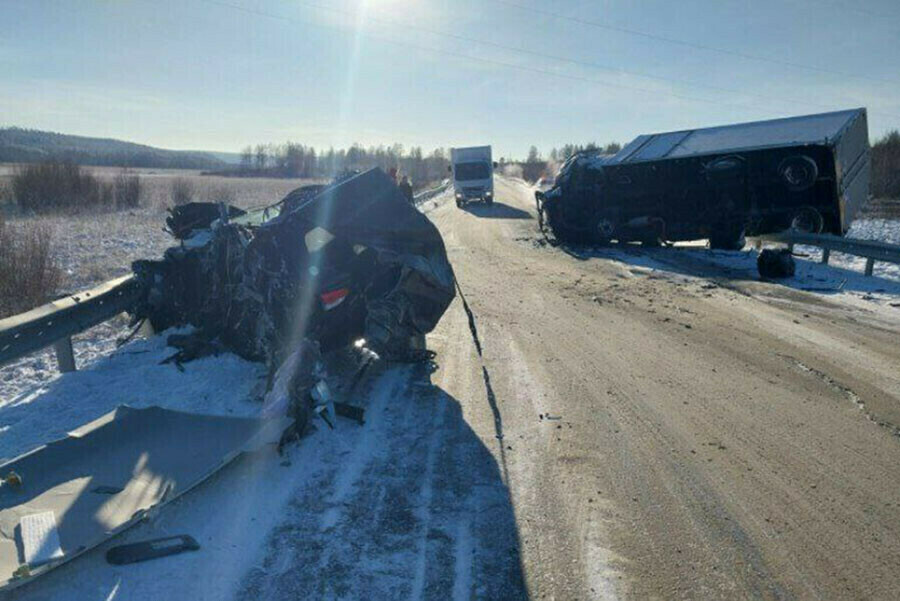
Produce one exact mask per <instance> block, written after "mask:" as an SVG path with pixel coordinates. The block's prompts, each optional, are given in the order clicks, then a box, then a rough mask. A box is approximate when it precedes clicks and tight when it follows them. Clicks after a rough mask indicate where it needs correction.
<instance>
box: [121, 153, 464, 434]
mask: <svg viewBox="0 0 900 601" xmlns="http://www.w3.org/2000/svg"><path fill="white" fill-rule="evenodd" d="M168 226H169V230H170V231H172V232H173V233H174V234H176V236H177V237H180V238H182V241H181V244H179V245H178V246H174V247H172V248H169V249H168V250H167V251H166V253H165V256H164V258H163V259H162V260H159V261H138V262H136V263H135V264H134V266H133V268H134V272H135V274H136V275H137V277H138V279H139V280H140V282H141V285H142V287H143V295H142V298H141V300H140V302H139V303H138V306H137V307H136V308H135V310H134V316H135V318H136V319H146V320H148V321H149V323H150V325H151V326H152V327H153V329H154V330H155V331H162V330H165V329H168V328H171V327H175V326H184V325H192V326H194V327H195V330H194V331H193V332H192V333H190V334H188V335H183V334H178V335H174V336H172V337H170V344H173V345H174V346H176V347H178V348H180V349H181V351H180V352H179V353H178V355H176V356H175V357H173V359H174V361H176V363H177V362H181V361H187V360H190V359H192V358H195V357H198V356H202V355H205V354H210V353H214V352H217V351H218V350H220V349H221V350H230V351H233V352H235V353H236V354H238V355H240V356H242V357H244V358H246V359H249V360H253V361H261V362H265V363H266V364H267V365H268V367H269V373H270V382H269V388H270V392H271V391H274V393H275V394H276V396H278V398H269V397H267V408H266V409H265V410H264V413H266V412H268V414H270V415H271V414H272V413H273V412H274V413H276V414H277V413H285V412H286V411H288V408H287V407H288V405H289V406H290V411H291V412H292V413H293V414H294V417H296V418H297V419H298V421H302V420H305V417H306V414H307V412H308V410H309V406H307V401H308V400H309V396H310V393H311V392H312V390H313V388H314V387H315V384H316V382H318V381H320V380H321V378H322V374H321V373H320V372H321V369H322V368H321V363H320V361H319V359H320V357H321V355H322V354H323V353H327V352H329V351H331V350H334V349H337V348H340V347H345V346H347V345H349V344H351V343H353V342H354V341H357V340H359V339H363V338H364V339H365V341H366V347H367V348H368V349H371V350H372V351H373V352H375V353H377V354H379V355H381V356H385V357H387V358H389V359H390V358H401V359H402V358H408V357H409V355H410V343H411V340H417V339H420V338H421V337H422V336H423V335H424V334H425V333H427V332H429V331H431V330H432V329H433V328H434V327H435V325H437V322H438V320H439V319H440V318H441V316H442V315H443V313H444V311H445V310H446V309H447V307H448V306H449V304H450V302H451V301H452V300H453V297H454V295H455V288H454V285H455V280H454V275H453V270H452V268H451V266H450V263H449V261H448V260H447V254H446V251H445V248H444V243H443V240H442V238H441V235H440V233H439V232H438V230H437V228H435V226H434V225H433V224H432V223H431V222H430V221H429V220H428V218H427V217H425V216H424V215H422V214H421V213H419V212H418V211H417V210H416V209H415V208H413V207H411V206H410V205H409V203H407V202H406V200H405V199H404V198H403V195H402V194H401V193H400V191H399V189H398V188H397V186H396V185H394V183H393V181H392V180H391V179H390V178H389V177H388V176H387V175H386V174H385V173H383V172H382V171H380V170H379V169H372V170H370V171H368V172H365V173H362V174H353V175H351V176H349V177H348V178H346V179H342V180H341V181H338V182H336V183H334V184H332V185H329V186H306V187H302V188H298V189H297V190H294V191H293V192H291V193H290V194H288V195H287V196H286V197H285V198H284V199H283V200H282V201H281V202H279V203H277V204H276V205H272V206H270V207H266V208H264V209H259V210H256V211H251V212H247V213H244V212H242V211H241V212H236V211H234V210H232V209H230V208H228V207H225V206H224V205H209V204H206V205H203V204H197V203H195V204H193V205H187V206H185V207H179V208H176V209H175V210H173V212H172V216H171V217H170V218H169V220H168ZM287 397H290V398H287ZM273 407H274V409H273Z"/></svg>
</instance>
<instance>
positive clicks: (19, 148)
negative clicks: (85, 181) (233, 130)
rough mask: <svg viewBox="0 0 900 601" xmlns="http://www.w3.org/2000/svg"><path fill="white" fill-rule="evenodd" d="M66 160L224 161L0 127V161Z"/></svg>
mask: <svg viewBox="0 0 900 601" xmlns="http://www.w3.org/2000/svg"><path fill="white" fill-rule="evenodd" d="M48 160H53V161H67V162H71V163H76V164H79V165H97V166H112V167H148V168H153V169H216V168H220V167H222V166H224V165H225V163H224V162H223V161H221V160H219V159H217V158H216V157H214V156H213V155H211V154H207V153H203V152H192V151H182V150H164V149H161V148H154V147H153V146H145V145H143V144H134V143H132V142H123V141H122V140H112V139H107V138H89V137H85V136H71V135H67V134H58V133H54V132H47V131H38V130H33V129H22V128H19V127H9V128H5V129H0V162H4V163H38V162H43V161H48Z"/></svg>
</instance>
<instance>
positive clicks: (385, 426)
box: [240, 365, 528, 599]
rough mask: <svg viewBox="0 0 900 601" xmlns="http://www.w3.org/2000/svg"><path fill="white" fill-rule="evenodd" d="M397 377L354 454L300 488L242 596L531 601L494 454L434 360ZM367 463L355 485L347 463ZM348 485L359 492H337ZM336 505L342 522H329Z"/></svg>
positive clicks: (374, 406)
mask: <svg viewBox="0 0 900 601" xmlns="http://www.w3.org/2000/svg"><path fill="white" fill-rule="evenodd" d="M397 372H400V373H401V375H402V377H398V378H397V380H398V381H397V383H396V384H395V385H394V387H393V388H392V389H391V390H389V391H387V392H386V393H383V394H388V395H389V399H388V400H387V402H386V403H383V404H382V403H379V402H378V400H377V399H370V403H369V405H370V415H369V417H368V422H367V424H366V425H365V426H364V429H363V430H361V431H360V434H359V440H358V441H357V443H356V445H355V448H354V450H352V451H350V453H346V454H344V455H343V456H342V457H340V458H338V460H337V461H336V464H335V465H334V466H333V469H331V470H329V471H328V473H323V474H322V476H321V478H320V479H319V480H318V482H317V483H315V484H313V485H310V486H308V487H306V488H304V489H303V490H300V491H298V494H297V496H296V497H295V499H294V500H293V501H292V502H291V504H290V508H289V511H288V515H286V516H285V518H286V519H285V521H284V523H283V524H282V526H280V527H279V528H277V529H276V530H275V532H274V534H273V536H272V537H271V539H270V541H269V548H268V551H267V556H266V559H265V561H264V563H263V565H262V566H261V567H259V568H258V569H255V570H253V571H251V573H250V574H249V576H248V578H247V580H246V584H245V587H244V589H243V591H242V593H241V595H240V598H242V599H259V598H266V599H304V598H316V599H318V598H337V597H340V598H351V599H399V598H413V599H420V598H422V599H526V598H528V593H527V591H526V588H525V583H524V577H523V572H522V564H521V559H520V549H519V538H518V529H517V527H516V520H515V515H514V513H513V508H512V502H511V499H510V495H509V490H508V489H507V487H506V485H505V483H504V481H503V479H502V477H501V473H500V469H499V466H498V464H497V461H496V460H495V459H494V456H493V454H492V453H491V450H490V449H489V448H488V447H487V446H485V444H484V443H482V441H481V439H480V438H479V436H478V435H477V434H476V433H475V432H474V431H473V430H472V429H471V428H470V427H469V425H468V424H467V423H466V421H465V420H464V419H463V415H462V411H461V408H460V403H459V402H458V401H457V400H456V399H455V398H453V397H452V396H451V395H449V394H448V393H447V392H446V391H444V390H442V389H441V388H439V387H437V386H435V385H434V384H433V383H432V382H431V377H430V373H429V370H428V369H427V367H426V366H424V365H423V366H416V367H414V368H412V369H408V368H403V369H398V368H395V369H392V370H389V371H388V372H387V373H386V374H384V375H382V376H381V378H382V379H383V378H389V377H391V373H394V374H396V373H397ZM376 388H377V387H376ZM377 394H378V392H377V391H376V395H377ZM366 428H368V429H369V431H368V433H366V432H365V431H364V430H365V429H366ZM330 435H332V436H335V435H336V436H341V435H342V434H341V433H340V432H335V433H330ZM357 461H363V462H364V463H365V465H364V466H359V465H357V466H356V468H355V469H356V471H357V472H358V477H353V478H352V479H351V480H352V484H351V486H350V488H347V479H346V472H345V470H349V469H351V467H349V466H350V465H351V464H354V463H356V462H357ZM341 488H345V489H346V490H347V491H348V492H347V493H346V494H345V495H343V496H342V497H338V498H336V497H334V493H333V491H335V490H340V489H341ZM327 491H332V492H331V493H329V492H327ZM335 509H336V510H337V518H336V520H335V519H323V515H324V514H325V513H327V512H332V515H333V512H334V511H335Z"/></svg>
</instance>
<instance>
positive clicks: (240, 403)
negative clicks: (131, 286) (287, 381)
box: [0, 331, 265, 459]
mask: <svg viewBox="0 0 900 601" xmlns="http://www.w3.org/2000/svg"><path fill="white" fill-rule="evenodd" d="M165 340H166V335H165V334H162V335H159V336H153V337H151V338H149V339H146V340H144V339H140V340H135V341H133V342H131V343H130V344H127V345H125V346H123V347H122V348H121V349H119V350H117V351H115V352H110V349H109V348H108V347H110V346H112V342H111V340H109V339H108V338H104V334H103V332H102V331H101V332H98V333H97V335H96V338H95V339H93V341H92V342H90V343H86V344H85V345H84V346H85V348H89V349H91V350H90V352H94V353H96V355H95V356H94V357H93V361H92V363H90V365H89V367H88V368H87V369H82V370H80V371H76V372H72V373H68V374H62V375H58V376H53V375H51V373H50V372H52V371H55V369H56V365H55V360H54V359H52V358H51V359H49V360H48V359H47V358H46V357H44V354H41V355H39V356H36V357H33V358H30V359H28V360H27V361H25V362H20V365H19V371H20V372H21V373H23V374H25V373H27V376H26V377H24V379H25V380H26V381H25V382H15V381H14V382H4V384H5V389H6V390H10V391H14V393H13V394H11V395H10V396H3V397H2V399H0V458H3V459H11V458H13V457H15V456H17V455H20V454H22V453H24V452H26V451H29V450H31V449H33V448H35V447H37V446H39V445H41V444H43V443H46V442H50V441H52V440H55V439H58V438H61V437H63V436H65V434H66V433H67V432H69V431H70V430H73V429H75V428H76V427H78V426H81V425H83V424H85V423H87V422H89V421H91V420H93V419H96V418H97V417H99V416H101V415H103V414H105V413H107V412H109V411H111V410H113V409H114V408H115V407H117V406H118V405H130V406H132V407H149V406H152V405H158V406H160V407H165V408H170V409H179V410H183V411H192V412H195V413H207V414H216V415H233V416H250V415H255V414H256V413H258V411H259V403H257V402H253V401H251V400H250V399H251V397H252V392H253V388H254V386H256V385H257V383H259V382H264V379H265V369H264V368H263V366H262V365H260V364H257V363H250V362H248V361H244V360H243V359H241V358H239V357H237V356H236V355H232V354H223V355H220V356H219V357H207V358H205V359H199V360H197V361H192V362H191V363H188V364H186V365H185V366H184V371H183V372H181V371H179V370H178V369H176V368H175V366H174V365H171V364H169V365H160V364H159V362H160V361H162V360H163V359H165V358H166V357H168V356H169V355H171V354H172V353H174V352H175V351H174V349H171V348H167V347H166V344H165ZM103 354H107V356H102V355H103ZM9 373H15V371H14V370H11V371H10V372H9Z"/></svg>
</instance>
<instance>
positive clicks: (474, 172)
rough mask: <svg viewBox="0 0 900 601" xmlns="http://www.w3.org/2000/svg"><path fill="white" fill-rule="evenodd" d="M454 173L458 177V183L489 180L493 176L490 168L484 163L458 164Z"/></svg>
mask: <svg viewBox="0 0 900 601" xmlns="http://www.w3.org/2000/svg"><path fill="white" fill-rule="evenodd" d="M453 171H454V175H455V176H456V181H458V182H463V181H470V180H476V179H487V178H488V177H490V175H491V168H490V166H489V165H488V164H487V163H485V162H483V161H479V162H477V163H457V164H456V165H455V166H454V170H453Z"/></svg>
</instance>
